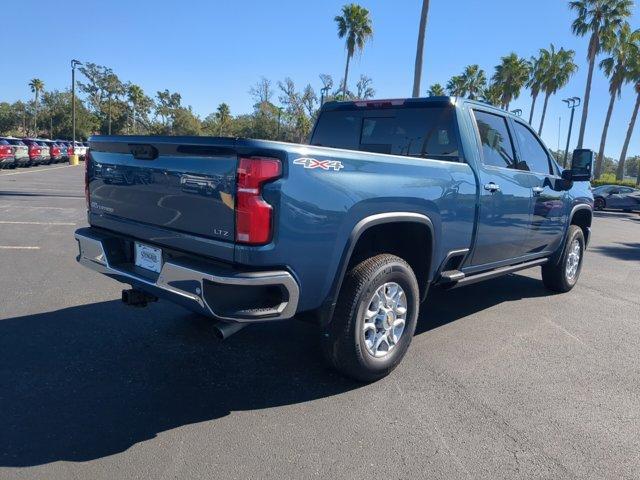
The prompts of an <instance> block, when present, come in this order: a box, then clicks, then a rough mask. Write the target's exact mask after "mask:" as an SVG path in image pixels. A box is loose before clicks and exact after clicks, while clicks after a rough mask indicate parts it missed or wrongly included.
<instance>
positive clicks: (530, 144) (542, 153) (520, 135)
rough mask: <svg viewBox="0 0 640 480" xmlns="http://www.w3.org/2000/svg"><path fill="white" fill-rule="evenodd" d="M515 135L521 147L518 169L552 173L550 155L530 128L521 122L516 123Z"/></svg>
mask: <svg viewBox="0 0 640 480" xmlns="http://www.w3.org/2000/svg"><path fill="white" fill-rule="evenodd" d="M515 124H516V126H515V135H516V138H517V139H518V145H519V147H520V157H521V158H519V160H520V162H519V163H518V168H520V169H521V170H528V171H530V172H537V173H545V174H548V173H550V170H549V155H548V154H547V150H546V149H545V148H544V147H543V146H542V144H541V143H540V141H539V140H538V139H537V137H536V136H535V135H534V134H533V132H532V131H531V130H529V128H527V127H526V126H525V125H523V124H522V123H520V122H515Z"/></svg>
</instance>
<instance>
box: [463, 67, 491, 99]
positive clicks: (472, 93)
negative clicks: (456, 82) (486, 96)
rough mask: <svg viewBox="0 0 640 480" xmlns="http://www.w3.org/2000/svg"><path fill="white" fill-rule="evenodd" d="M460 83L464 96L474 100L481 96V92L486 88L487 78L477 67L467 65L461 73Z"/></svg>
mask: <svg viewBox="0 0 640 480" xmlns="http://www.w3.org/2000/svg"><path fill="white" fill-rule="evenodd" d="M461 77H462V82H463V84H464V90H465V94H466V95H467V96H468V97H469V98H470V99H471V100H475V99H476V98H478V97H481V96H482V92H484V89H485V88H486V86H487V77H486V75H485V73H484V70H482V69H481V68H480V67H479V66H478V65H468V66H467V67H466V68H465V69H464V72H462V75H461Z"/></svg>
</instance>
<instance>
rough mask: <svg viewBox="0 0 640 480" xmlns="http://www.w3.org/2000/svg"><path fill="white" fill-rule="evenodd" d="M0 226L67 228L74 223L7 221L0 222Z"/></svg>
mask: <svg viewBox="0 0 640 480" xmlns="http://www.w3.org/2000/svg"><path fill="white" fill-rule="evenodd" d="M0 224H3V225H68V226H74V225H75V223H71V222H12V221H9V220H0Z"/></svg>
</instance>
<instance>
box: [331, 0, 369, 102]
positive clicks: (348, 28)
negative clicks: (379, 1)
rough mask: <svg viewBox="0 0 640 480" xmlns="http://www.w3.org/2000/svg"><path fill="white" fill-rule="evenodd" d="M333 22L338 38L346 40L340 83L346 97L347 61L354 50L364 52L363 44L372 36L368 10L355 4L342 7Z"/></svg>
mask: <svg viewBox="0 0 640 480" xmlns="http://www.w3.org/2000/svg"><path fill="white" fill-rule="evenodd" d="M334 20H335V22H336V23H337V24H338V38H346V48H347V64H346V66H345V68H344V79H343V83H342V94H343V95H346V94H347V78H348V76H349V61H350V60H351V58H352V57H353V54H354V53H355V52H356V50H357V51H359V52H362V50H364V45H365V43H367V40H369V39H370V38H371V37H372V36H373V26H372V24H371V17H370V16H369V10H367V9H366V8H364V7H361V6H360V5H357V4H355V3H350V4H349V5H345V6H343V7H342V15H337V16H336V17H335V18H334Z"/></svg>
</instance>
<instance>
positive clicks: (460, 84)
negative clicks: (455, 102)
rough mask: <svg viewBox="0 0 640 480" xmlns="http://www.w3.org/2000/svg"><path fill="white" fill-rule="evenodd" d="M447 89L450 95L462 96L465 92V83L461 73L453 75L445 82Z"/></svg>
mask: <svg viewBox="0 0 640 480" xmlns="http://www.w3.org/2000/svg"><path fill="white" fill-rule="evenodd" d="M447 91H448V92H449V95H451V96H452V97H464V96H465V95H466V94H467V90H466V85H465V83H464V78H462V75H454V76H453V77H451V80H449V81H448V82H447Z"/></svg>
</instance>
